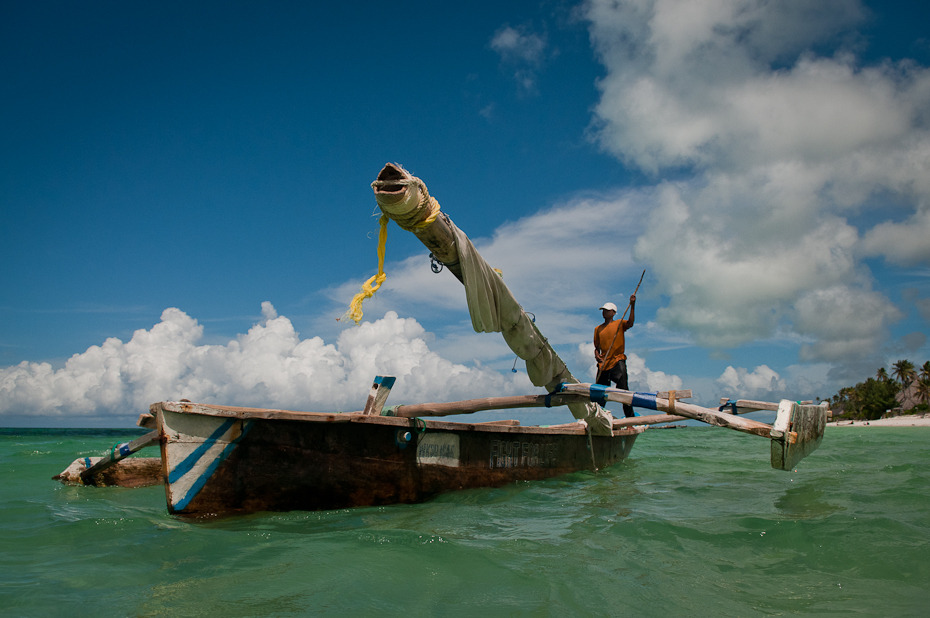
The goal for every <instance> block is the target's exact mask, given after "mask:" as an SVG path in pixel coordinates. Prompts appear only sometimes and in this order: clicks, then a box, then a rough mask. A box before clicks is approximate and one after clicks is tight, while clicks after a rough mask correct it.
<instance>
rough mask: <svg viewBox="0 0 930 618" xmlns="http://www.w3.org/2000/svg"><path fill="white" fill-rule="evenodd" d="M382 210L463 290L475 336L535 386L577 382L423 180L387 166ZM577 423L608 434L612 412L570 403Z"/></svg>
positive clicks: (380, 187) (377, 186) (379, 196)
mask: <svg viewBox="0 0 930 618" xmlns="http://www.w3.org/2000/svg"><path fill="white" fill-rule="evenodd" d="M372 188H373V189H374V191H375V199H376V200H377V202H378V206H379V207H380V208H381V211H382V212H383V213H384V214H386V215H387V216H388V217H390V218H391V219H393V220H394V221H395V222H397V224H398V225H400V227H401V228H403V229H405V230H407V231H410V232H413V233H414V234H416V236H417V237H418V238H419V239H420V240H421V241H422V242H423V244H425V245H426V246H427V248H429V249H430V250H431V251H432V252H433V254H434V255H435V256H436V257H437V258H438V259H439V260H440V261H442V262H443V263H444V264H445V265H446V266H447V267H448V268H449V269H450V271H452V272H453V274H455V275H456V277H458V278H459V279H460V280H461V281H462V283H463V284H464V286H465V298H466V301H467V303H468V313H469V315H470V316H471V323H472V327H473V328H474V329H475V332H479V333H490V332H499V333H501V334H502V335H503V337H504V341H506V342H507V345H508V346H509V347H510V349H511V350H513V352H514V354H516V355H517V356H518V357H520V358H521V359H523V360H524V361H526V373H527V375H528V376H529V378H530V381H532V383H533V384H534V385H535V386H542V387H544V388H545V389H546V391H547V392H550V393H551V392H554V391H555V390H556V389H557V388H558V386H559V384H561V383H563V382H564V383H577V382H578V380H576V379H575V377H574V376H572V374H571V372H570V371H569V370H568V368H567V367H566V366H565V363H564V362H563V361H562V359H561V358H559V355H558V354H556V352H555V350H553V349H552V346H551V345H549V342H548V340H546V338H545V337H543V335H542V333H540V332H539V329H538V328H536V325H535V324H534V323H533V321H532V320H531V319H530V317H529V316H528V315H527V314H526V312H524V311H523V308H522V307H521V306H520V304H519V303H517V301H516V299H515V298H514V297H513V294H512V293H511V292H510V290H509V289H508V288H507V286H506V285H505V284H504V281H503V278H502V277H501V276H500V275H499V274H498V273H497V271H495V270H494V269H493V268H491V267H490V266H489V265H488V263H487V262H486V261H485V260H484V258H483V257H481V255H480V254H479V253H478V251H477V250H476V249H475V247H474V245H473V244H472V242H471V240H469V238H468V236H466V235H465V233H464V232H462V230H460V229H459V228H458V227H457V226H456V225H455V224H454V223H452V221H451V220H450V219H449V218H448V217H447V216H446V215H444V214H443V213H441V212H440V210H439V203H438V202H437V201H436V199H435V198H433V197H431V196H430V195H429V191H428V190H427V188H426V185H425V184H424V183H423V181H422V180H420V179H419V178H416V177H415V176H412V175H411V174H410V173H409V172H407V171H406V170H404V169H403V168H402V167H400V166H399V165H396V164H390V163H389V164H388V165H386V166H385V167H384V169H383V170H382V171H381V174H379V175H378V180H376V181H375V182H374V183H372ZM568 408H569V410H571V412H572V414H573V415H574V416H575V418H577V419H582V420H584V421H585V422H586V423H587V424H588V427H590V429H591V432H592V433H594V434H596V435H610V433H611V421H612V420H613V419H612V417H611V415H610V413H609V412H607V411H606V410H604V409H603V408H601V407H600V406H599V405H597V404H596V403H593V402H587V403H572V404H568Z"/></svg>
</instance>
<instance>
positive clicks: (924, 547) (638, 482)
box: [0, 427, 930, 616]
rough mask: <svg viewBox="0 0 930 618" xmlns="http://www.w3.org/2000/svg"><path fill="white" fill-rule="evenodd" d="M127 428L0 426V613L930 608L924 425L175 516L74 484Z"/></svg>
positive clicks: (715, 442) (694, 441)
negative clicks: (336, 501) (424, 495)
mask: <svg viewBox="0 0 930 618" xmlns="http://www.w3.org/2000/svg"><path fill="white" fill-rule="evenodd" d="M138 435H139V433H138V432H134V431H132V430H127V431H100V430H88V431H79V430H23V429H9V430H2V431H0V469H2V470H3V479H4V483H3V487H2V489H0V492H2V494H0V526H2V532H3V533H2V535H0V543H2V551H0V613H2V615H3V616H74V615H88V616H90V615H94V616H301V615H333V616H371V615H389V616H392V615H405V616H406V615H414V616H421V615H422V616H479V615H480V616H587V615H592V616H620V615H630V616H669V615H672V616H767V615H779V616H782V615H826V614H831V615H849V614H855V615H862V616H917V615H921V616H925V615H927V613H928V611H930V609H928V607H930V605H928V601H927V593H928V588H930V449H928V446H930V428H903V429H896V428H878V427H876V428H869V427H864V428H848V427H844V428H828V429H827V433H826V436H825V439H824V441H823V443H822V445H821V447H820V449H819V450H818V451H816V452H815V453H814V454H812V455H811V456H809V457H808V458H807V459H805V460H804V461H802V462H801V463H800V464H799V465H798V468H797V470H796V471H792V472H783V471H777V470H772V469H771V468H770V467H769V464H768V443H767V441H766V440H764V439H762V438H757V437H754V436H746V435H743V434H738V433H736V432H733V431H728V430H725V429H719V428H700V427H696V428H684V429H667V430H659V429H652V430H649V431H647V432H646V433H645V434H643V435H642V436H640V437H639V439H638V440H637V443H636V445H635V447H634V449H633V455H632V457H631V458H630V459H629V460H627V461H625V462H623V463H621V464H618V465H616V466H613V467H611V468H609V469H606V470H602V471H600V472H598V473H578V474H574V475H571V476H568V477H563V478H559V479H554V480H549V481H542V482H533V483H521V484H516V485H512V486H508V487H504V488H498V489H486V490H472V491H465V492H457V493H451V494H446V495H444V496H441V497H440V498H438V499H436V500H433V501H432V502H428V503H425V504H417V505H397V506H389V507H379V508H362V509H350V510H340V511H326V512H289V513H267V514H257V515H249V516H242V517H235V518H229V519H224V520H218V521H201V522H197V521H188V520H184V519H179V518H176V517H172V516H170V515H168V514H167V512H166V510H165V497H164V490H163V488H161V487H150V488H142V489H122V488H93V487H67V486H64V485H61V484H59V483H58V482H56V481H52V480H51V479H50V477H51V476H53V475H54V474H57V473H58V472H60V471H61V470H62V469H64V468H65V467H66V466H67V465H68V464H69V463H70V462H71V461H72V460H74V459H75V458H76V457H78V456H85V455H98V454H101V453H102V452H103V451H106V450H108V449H109V448H110V446H112V445H113V444H114V443H115V442H119V441H124V440H127V439H131V438H133V437H136V436H138Z"/></svg>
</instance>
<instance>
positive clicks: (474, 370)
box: [0, 302, 533, 417]
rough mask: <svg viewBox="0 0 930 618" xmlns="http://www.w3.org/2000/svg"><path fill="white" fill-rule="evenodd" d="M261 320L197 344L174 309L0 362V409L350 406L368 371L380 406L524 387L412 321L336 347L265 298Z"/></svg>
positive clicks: (521, 377) (358, 330) (370, 327)
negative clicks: (388, 380) (459, 356)
mask: <svg viewBox="0 0 930 618" xmlns="http://www.w3.org/2000/svg"><path fill="white" fill-rule="evenodd" d="M262 315H263V319H262V320H261V321H260V322H259V323H257V324H255V325H254V326H252V328H250V329H249V331H248V332H247V333H245V334H242V335H239V336H237V337H236V338H235V339H233V340H231V341H229V342H228V343H226V344H225V345H204V344H201V343H199V342H200V339H201V338H202V336H203V327H202V326H201V325H200V324H198V323H197V321H196V320H195V319H194V318H192V317H190V316H188V315H187V314H186V313H184V312H183V311H181V310H179V309H176V308H169V309H165V311H164V312H163V313H162V315H161V321H160V322H159V323H158V324H155V325H154V326H153V327H151V328H150V329H140V330H138V331H136V332H135V333H133V335H132V338H131V339H130V340H129V341H127V342H123V341H121V340H119V339H116V338H110V339H107V340H106V341H105V342H104V343H103V344H102V345H100V346H92V347H90V348H88V349H87V350H86V351H85V352H83V353H80V354H75V355H74V356H72V357H71V358H70V359H68V361H67V362H66V363H65V364H64V366H63V367H61V368H58V369H55V368H53V367H52V366H51V365H50V364H49V363H35V362H22V363H20V364H18V365H14V366H11V367H7V368H3V369H0V414H19V415H29V414H33V415H46V416H55V415H64V414H68V415H95V414H98V413H104V414H108V415H114V416H128V417H134V415H136V414H138V413H140V412H143V411H146V410H148V407H149V405H150V404H151V403H154V402H157V401H165V400H176V399H181V398H187V399H191V400H193V401H200V402H204V403H224V404H230V405H241V406H258V407H271V408H290V409H299V410H311V411H337V410H360V409H362V408H363V407H364V404H365V399H366V397H367V393H368V389H369V387H370V385H371V381H372V379H373V378H374V377H375V376H376V375H393V376H396V377H397V378H398V380H397V384H396V386H395V388H394V390H393V392H392V394H391V400H392V401H391V402H389V403H402V402H406V403H419V402H424V401H450V400H457V399H467V398H472V397H486V396H492V395H503V394H513V393H521V394H522V393H527V392H533V387H532V385H531V384H530V382H529V380H528V379H527V378H526V375H525V374H524V373H522V372H521V373H517V374H502V373H500V372H496V371H492V370H489V369H484V368H482V367H480V366H466V365H462V364H458V363H453V362H451V361H449V360H446V359H444V358H442V357H440V356H439V355H438V354H436V353H435V352H433V351H431V350H430V349H429V347H428V346H427V344H426V341H425V338H424V336H425V331H424V329H423V328H422V327H421V326H420V325H419V324H418V323H417V322H416V320H413V319H412V318H400V317H398V316H397V314H396V313H393V312H388V313H387V314H385V316H384V317H383V318H381V319H379V320H375V321H373V322H366V323H363V324H362V325H361V326H359V327H353V328H349V329H346V330H344V331H343V332H342V333H341V335H340V336H339V337H338V339H337V341H336V343H335V344H331V343H326V342H324V341H323V340H322V339H321V338H319V337H310V338H306V339H305V338H301V336H300V335H299V334H298V333H297V331H296V330H295V329H294V326H293V324H292V323H291V321H290V320H289V319H288V318H287V317H285V316H278V314H277V312H276V311H275V309H274V307H273V306H272V305H271V304H270V303H267V302H266V303H263V305H262Z"/></svg>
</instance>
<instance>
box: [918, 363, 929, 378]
mask: <svg viewBox="0 0 930 618" xmlns="http://www.w3.org/2000/svg"><path fill="white" fill-rule="evenodd" d="M920 379H921V380H930V361H927V362H925V363H924V364H923V365H921V367H920Z"/></svg>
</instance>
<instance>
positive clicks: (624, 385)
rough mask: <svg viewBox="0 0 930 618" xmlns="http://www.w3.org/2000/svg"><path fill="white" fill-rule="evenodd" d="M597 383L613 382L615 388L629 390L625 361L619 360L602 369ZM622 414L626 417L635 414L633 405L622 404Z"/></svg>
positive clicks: (605, 384)
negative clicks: (608, 367)
mask: <svg viewBox="0 0 930 618" xmlns="http://www.w3.org/2000/svg"><path fill="white" fill-rule="evenodd" d="M597 383H598V384H600V385H601V386H610V385H611V383H613V384H616V386H617V388H620V389H623V390H625V391H628V390H630V386H629V376H628V375H627V373H626V361H625V360H622V361H619V362H617V364H616V365H614V366H613V367H611V368H610V369H608V370H607V371H602V372H601V375H600V376H599V377H598V379H597ZM623 415H624V416H627V417H630V416H635V414H634V413H633V406H630V405H627V404H623Z"/></svg>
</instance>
